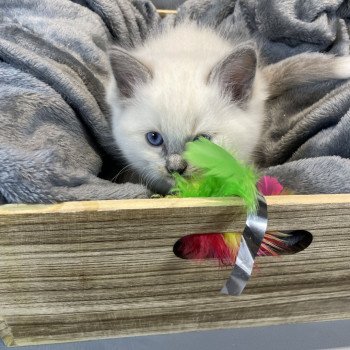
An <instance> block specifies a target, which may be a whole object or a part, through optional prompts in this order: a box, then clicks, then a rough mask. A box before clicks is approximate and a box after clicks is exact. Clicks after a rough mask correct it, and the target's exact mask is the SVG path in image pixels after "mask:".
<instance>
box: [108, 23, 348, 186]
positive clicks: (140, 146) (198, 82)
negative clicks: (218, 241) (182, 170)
mask: <svg viewBox="0 0 350 350" xmlns="http://www.w3.org/2000/svg"><path fill="white" fill-rule="evenodd" d="M111 62H112V65H113V69H114V72H115V77H116V83H117V84H115V82H114V81H113V82H112V83H111V87H110V89H109V93H108V102H109V104H110V105H111V107H112V110H113V120H112V122H113V133H114V136H115V140H116V142H117V144H118V146H119V148H120V150H121V151H122V154H123V155H124V157H125V159H126V160H127V162H128V163H129V164H131V166H132V167H133V169H134V170H135V171H136V172H137V173H138V174H139V175H140V176H141V178H143V179H144V180H145V181H146V182H147V183H148V185H149V186H150V188H152V189H153V190H155V191H157V192H160V193H166V192H167V191H168V190H169V189H170V187H171V185H172V179H171V174H170V173H169V172H168V171H167V170H166V165H169V163H172V164H171V165H172V169H175V170H176V168H177V167H180V165H181V164H182V165H183V161H182V159H181V154H182V152H183V151H184V148H185V144H186V142H188V141H191V140H193V139H194V138H195V137H196V136H197V135H200V134H207V135H210V136H211V139H212V141H213V142H215V143H217V144H219V145H222V146H224V147H225V148H227V149H228V150H230V151H232V152H234V153H235V154H236V155H237V156H238V157H239V158H241V159H242V160H244V161H250V160H251V157H252V153H253V150H254V147H255V146H256V144H257V142H258V139H259V135H260V132H261V128H262V123H263V120H264V102H265V100H266V99H267V98H269V97H273V96H276V95H278V94H281V93H282V92H283V91H285V90H287V89H290V88H292V87H293V86H297V85H300V84H303V83H306V82H312V81H321V80H327V79H345V78H349V77H350V58H348V57H345V58H335V57H333V56H330V55H323V54H317V53H316V54H302V55H298V56H295V57H292V58H289V59H287V60H284V61H282V62H279V63H277V64H275V65H271V66H268V67H266V68H264V69H260V68H259V67H258V62H257V55H256V50H255V49H254V46H252V45H251V44H249V43H246V44H240V45H237V46H234V45H233V44H232V42H230V41H228V40H226V39H225V38H224V37H223V36H221V35H220V34H218V33H216V32H215V31H213V30H212V29H210V28H206V27H199V26H198V25H197V24H195V23H193V22H191V23H190V22H187V23H183V24H181V25H178V26H177V27H175V28H172V29H168V30H166V31H164V32H162V33H159V34H158V35H156V36H154V37H152V38H150V39H149V40H148V41H146V42H145V43H144V45H143V46H142V47H138V48H136V49H133V50H130V51H128V52H126V51H124V50H122V49H120V48H117V47H115V48H113V49H112V50H111ZM150 131H155V132H158V133H160V134H161V135H162V136H163V138H164V144H163V145H162V146H160V147H154V146H151V145H149V144H148V143H147V141H146V137H145V134H146V133H147V132H150ZM190 171H191V169H187V170H186V173H189V172H190Z"/></svg>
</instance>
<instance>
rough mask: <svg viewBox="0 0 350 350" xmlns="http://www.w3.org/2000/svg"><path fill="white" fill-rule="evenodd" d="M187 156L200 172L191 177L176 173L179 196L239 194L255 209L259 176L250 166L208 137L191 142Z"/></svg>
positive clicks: (185, 154) (187, 149)
mask: <svg viewBox="0 0 350 350" xmlns="http://www.w3.org/2000/svg"><path fill="white" fill-rule="evenodd" d="M184 158H185V159H186V161H187V162H188V163H189V164H191V165H192V166H194V167H195V168H196V169H197V171H196V172H195V173H194V174H193V175H192V176H191V177H190V178H184V177H182V176H180V175H178V174H175V175H174V178H175V182H176V185H175V188H174V191H175V192H176V193H177V196H178V197H227V196H238V197H241V198H242V199H243V201H244V203H245V205H246V207H247V209H248V210H249V211H251V212H254V211H255V210H256V203H257V193H258V192H257V189H256V182H257V181H258V175H257V174H256V172H255V171H254V169H253V168H252V167H251V166H249V165H246V164H243V163H241V162H240V161H238V160H237V159H236V158H234V157H233V156H232V155H231V154H230V153H229V152H227V151H226V150H224V149H223V148H221V147H220V146H218V145H216V144H214V143H212V142H210V141H209V140H207V139H205V138H200V139H199V140H198V141H195V142H190V143H188V144H187V148H186V151H185V153H184Z"/></svg>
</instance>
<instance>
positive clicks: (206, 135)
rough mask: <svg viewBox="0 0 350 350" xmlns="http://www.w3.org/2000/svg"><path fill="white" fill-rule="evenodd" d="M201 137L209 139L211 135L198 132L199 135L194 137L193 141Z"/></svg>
mask: <svg viewBox="0 0 350 350" xmlns="http://www.w3.org/2000/svg"><path fill="white" fill-rule="evenodd" d="M201 137H204V138H205V139H207V140H209V141H210V140H211V136H210V135H208V134H199V135H197V136H196V137H195V138H194V139H193V141H197V140H199V139H200V138H201Z"/></svg>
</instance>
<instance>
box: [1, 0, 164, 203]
mask: <svg viewBox="0 0 350 350" xmlns="http://www.w3.org/2000/svg"><path fill="white" fill-rule="evenodd" d="M159 20H160V18H159V16H158V14H157V13H156V12H155V8H154V6H153V5H152V3H151V2H149V1H146V0H145V1H143V0H138V1H127V0H120V1H118V0H97V1H90V0H79V1H69V0H30V1H29V0H28V1H25V0H11V1H7V0H0V77H1V79H0V125H1V128H0V164H1V169H0V194H1V201H2V202H12V203H16V202H26V203H30V202H57V201H69V200H89V199H117V198H123V197H144V196H146V195H148V192H147V191H146V190H145V188H144V187H142V186H140V185H133V184H124V185H117V184H113V183H111V182H109V181H105V180H102V179H100V178H98V177H97V175H98V174H99V173H100V172H101V170H102V160H104V161H105V164H107V165H109V166H110V168H112V169H114V170H113V174H114V175H115V174H116V173H117V171H118V168H119V167H120V166H122V164H121V160H120V157H119V153H118V150H117V149H115V146H114V141H113V138H112V135H111V127H110V123H109V118H110V115H109V113H110V112H109V109H108V107H107V105H106V102H105V97H104V95H105V91H106V89H107V87H108V85H109V84H110V81H111V79H112V77H113V73H112V70H111V66H110V63H109V58H108V55H107V49H108V47H109V45H111V43H112V41H113V42H115V43H118V44H120V45H122V46H125V47H129V46H133V45H136V44H138V43H141V42H142V41H143V40H144V38H145V37H146V36H147V34H148V33H149V31H151V30H152V28H154V27H155V26H156V25H157V24H158V22H159ZM107 156H108V157H107Z"/></svg>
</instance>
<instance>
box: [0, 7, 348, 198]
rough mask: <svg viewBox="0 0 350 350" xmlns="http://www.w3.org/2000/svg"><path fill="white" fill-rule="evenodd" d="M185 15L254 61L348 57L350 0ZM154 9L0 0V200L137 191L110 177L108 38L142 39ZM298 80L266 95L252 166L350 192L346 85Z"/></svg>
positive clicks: (114, 163)
mask: <svg viewBox="0 0 350 350" xmlns="http://www.w3.org/2000/svg"><path fill="white" fill-rule="evenodd" d="M185 18H191V19H194V20H198V21H201V22H204V23H207V24H209V25H213V26H215V27H218V29H220V30H222V29H224V30H225V31H227V32H229V33H230V35H232V37H235V36H237V35H239V36H240V37H241V38H247V40H249V39H250V38H251V37H254V38H255V39H256V40H257V41H258V42H259V47H260V48H261V57H262V63H263V64H268V63H272V62H276V61H278V60H281V59H283V58H285V57H288V56H291V55H294V54H297V53H300V52H304V51H321V52H332V53H335V54H339V55H347V54H348V53H349V52H348V51H349V39H348V29H347V24H348V23H349V20H350V6H349V2H348V1H341V0H333V1H331V0H308V1H302V0H245V1H234V0H221V1H216V0H189V1H187V2H186V3H185V4H184V5H183V6H182V7H181V8H180V11H179V13H178V15H177V16H173V17H169V18H167V19H166V20H165V21H164V22H163V24H164V25H169V24H170V25H173V24H176V23H178V22H179V21H181V20H183V19H185ZM159 23H160V18H159V17H158V15H157V14H156V13H155V9H154V7H153V5H152V4H151V3H150V2H149V1H146V0H94V1H92V0H75V1H69V0H11V1H8V0H0V165H1V167H0V202H3V203H8V202H10V203H18V202H26V203H30V202H42V203H45V202H56V201H67V200H90V199H112V198H113V199H114V198H123V197H127V198H135V197H145V196H147V195H148V192H147V190H146V189H145V188H144V187H143V186H141V185H137V184H131V183H127V184H123V185H120V184H114V183H112V182H110V181H107V180H103V179H102V178H105V179H108V178H110V177H113V176H114V175H116V174H117V172H118V171H119V170H120V169H121V168H122V167H123V162H122V161H121V159H120V156H119V152H118V150H117V149H115V146H113V140H112V136H111V132H110V124H109V118H110V116H109V113H110V112H109V110H108V108H107V106H106V104H105V101H104V93H105V91H106V88H107V86H108V84H109V82H110V79H111V78H112V72H111V67H110V64H109V61H108V57H107V52H106V51H107V47H108V45H109V44H110V43H111V42H112V41H115V42H118V43H119V44H120V45H123V46H126V47H129V46H133V45H135V44H137V43H140V42H142V40H144V39H145V38H146V37H147V35H148V33H149V32H150V31H152V30H153V29H154V28H156V27H157V26H158V25H159ZM348 87H349V84H348V83H346V82H345V83H344V82H325V83H323V84H317V85H312V86H311V85H310V86H304V87H303V88H299V89H296V90H295V91H289V92H288V93H286V94H285V95H283V96H281V97H279V98H277V99H274V100H273V101H269V103H268V106H267V116H268V118H267V121H266V125H265V129H264V134H263V137H262V140H261V143H260V145H259V147H258V149H257V159H256V162H257V164H258V165H259V166H260V167H261V169H263V171H265V172H266V173H267V174H270V175H274V176H277V177H278V178H279V179H280V181H281V182H282V183H283V184H284V185H285V186H288V187H289V188H291V189H292V190H295V191H297V192H300V193H339V192H350V181H348V180H350V159H349V153H350V147H349V146H350V145H349V143H350V137H349V136H348V134H349V131H350V125H349V123H350V121H349V118H350V114H349V112H348V111H349V109H350V89H348Z"/></svg>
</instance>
